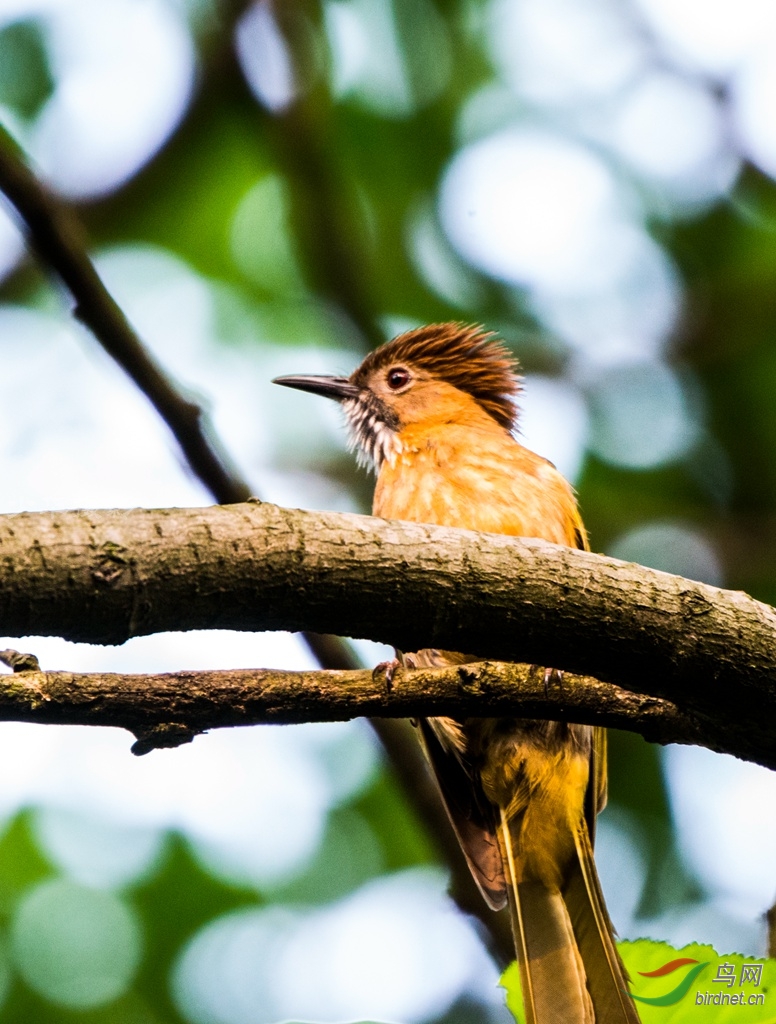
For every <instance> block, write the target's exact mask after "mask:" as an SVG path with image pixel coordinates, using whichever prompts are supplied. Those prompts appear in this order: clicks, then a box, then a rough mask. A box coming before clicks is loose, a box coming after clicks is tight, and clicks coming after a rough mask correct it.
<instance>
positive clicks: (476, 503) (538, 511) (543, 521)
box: [373, 422, 586, 547]
mask: <svg viewBox="0 0 776 1024" xmlns="http://www.w3.org/2000/svg"><path fill="white" fill-rule="evenodd" d="M399 439H400V441H401V443H402V452H401V454H400V455H398V456H397V457H396V459H395V460H394V461H393V462H392V463H391V464H389V463H388V462H385V463H383V465H382V467H381V469H380V473H379V476H378V479H377V486H376V488H375V495H374V504H373V512H374V514H375V515H377V516H382V517H383V518H386V519H408V520H411V521H414V522H422V523H436V524H438V525H442V526H456V527H459V528H462V529H467V530H479V531H481V532H485V533H506V534H511V535H514V536H520V537H540V538H543V539H544V540H549V541H552V542H553V543H556V544H566V545H568V546H570V547H578V546H579V547H584V546H586V541H585V535H584V528H583V527H582V522H581V519H580V516H579V512H578V510H577V504H576V500H575V498H574V493H573V491H572V489H571V487H570V486H569V484H568V483H567V482H566V480H565V479H564V478H563V477H562V476H561V474H560V473H559V472H558V471H557V470H556V469H555V468H554V467H553V466H552V465H550V463H548V462H547V461H546V460H545V459H542V458H540V457H539V456H538V455H535V454H534V453H533V452H531V451H529V450H528V449H527V448H524V447H523V446H522V445H520V444H518V443H517V441H515V440H514V439H513V438H512V437H511V436H510V435H509V434H507V433H506V431H505V430H503V429H502V428H500V427H499V425H498V424H497V423H495V422H493V427H492V428H491V427H490V425H489V424H486V425H485V426H484V427H481V426H479V425H477V426H472V425H459V424H455V423H447V424H435V425H431V426H426V427H423V426H413V427H412V428H408V429H406V430H404V431H403V432H402V433H401V434H400V436H399Z"/></svg>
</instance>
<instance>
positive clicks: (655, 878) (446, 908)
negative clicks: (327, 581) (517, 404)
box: [0, 0, 776, 1024]
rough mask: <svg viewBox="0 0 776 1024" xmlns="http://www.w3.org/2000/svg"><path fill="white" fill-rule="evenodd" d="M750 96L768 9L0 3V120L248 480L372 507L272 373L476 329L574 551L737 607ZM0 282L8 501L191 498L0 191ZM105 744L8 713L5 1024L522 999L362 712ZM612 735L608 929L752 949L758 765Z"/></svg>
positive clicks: (209, 641) (765, 494) (413, 1011)
mask: <svg viewBox="0 0 776 1024" xmlns="http://www.w3.org/2000/svg"><path fill="white" fill-rule="evenodd" d="M775 112H776V7H774V5H773V3H772V0H736V2H733V0H321V2H318V0H298V2H297V3H293V4H291V3H283V4H282V5H281V6H280V8H279V9H278V10H277V11H273V8H272V7H271V5H270V4H269V3H266V2H260V3H255V4H246V3H239V2H236V0H232V2H226V0H223V2H218V0H0V122H2V124H4V125H5V126H6V127H7V129H8V130H9V131H10V132H11V133H12V134H13V135H14V136H15V138H16V139H17V140H18V141H19V142H20V143H21V144H22V145H23V146H24V147H25V149H26V150H27V151H28V153H29V154H30V156H31V159H32V161H33V162H34V164H35V166H36V167H37V168H38V169H39V170H40V172H41V174H42V175H43V177H44V178H45V179H46V180H47V182H48V183H49V184H50V186H51V187H52V188H53V189H54V190H55V191H56V192H57V193H59V194H60V195H61V196H63V197H64V198H66V199H67V200H68V201H69V202H71V203H72V204H73V205H74V206H75V207H76V209H77V211H78V214H79V216H80V218H81V220H82V222H83V223H84V225H85V230H86V234H87V237H88V244H89V249H90V252H91V254H92V256H93V257H94V259H95V261H96V263H97V266H98V268H99V270H100V273H101V274H102V275H103V277H104V280H105V281H106V282H107V284H108V285H109V287H110V288H111V289H112V291H113V293H114V294H115V296H116V297H117V299H118V300H119V302H120V303H121V304H122V305H123V307H124V309H125V310H126V311H127V313H128V315H129V317H130V319H131V320H132V322H133V324H134V325H135V326H136V327H137V328H138V330H139V331H140V332H141V334H142V336H143V338H144V340H145V341H146V343H147V344H148V346H149V347H150V348H151V350H152V351H153V352H154V354H155V355H156V357H157V358H158V359H159V360H160V361H161V362H162V363H163V364H164V366H165V367H167V369H168V370H169V371H170V372H171V373H172V374H173V375H174V377H175V378H176V380H177V381H178V382H179V383H180V384H181V386H182V387H184V388H185V389H186V391H187V392H188V393H189V394H192V395H194V396H195V397H196V398H197V399H198V400H200V401H201V402H202V403H203V404H204V405H205V406H206V408H207V409H208V411H209V414H210V417H211V420H212V423H213V424H214V428H215V430H216V431H217V433H218V436H219V437H220V439H221V442H222V444H223V446H224V449H225V451H226V452H228V454H229V457H230V458H231V459H232V460H233V462H234V464H235V465H236V466H239V468H240V470H241V472H242V473H243V474H244V475H245V476H246V477H247V478H248V479H249V481H250V483H251V485H252V486H253V487H254V488H255V490H256V492H257V493H261V494H262V495H263V496H264V497H266V498H268V499H270V500H273V501H277V502H279V503H282V504H286V505H294V506H301V507H310V508H330V509H341V510H361V511H363V510H367V509H368V507H369V496H370V489H371V482H370V480H369V478H368V477H367V476H366V475H365V474H363V473H360V472H358V471H356V469H355V467H354V465H353V460H352V457H351V455H350V454H348V453H347V451H346V450H345V444H344V433H343V430H342V426H341V423H340V422H339V417H338V412H337V410H336V408H334V407H332V406H331V405H330V404H328V403H325V402H322V401H318V400H316V399H314V398H312V397H311V396H308V395H300V394H294V393H291V392H289V391H286V390H283V389H279V388H274V389H273V388H272V387H271V385H270V384H269V381H270V379H271V378H272V377H273V376H275V375H276V374H278V373H293V372H304V371H307V372H334V373H340V372H341V373H348V372H349V371H350V370H351V368H352V367H353V366H354V365H355V364H356V363H357V362H358V361H359V359H360V358H361V356H362V354H363V353H364V352H365V351H367V350H368V349H369V348H370V347H372V346H373V345H375V344H377V343H378V342H379V341H380V340H382V339H384V338H387V337H389V336H391V335H392V334H394V333H396V332H397V331H399V330H402V329H405V328H409V327H413V326H416V325H418V324H420V323H424V322H430V321H435V320H442V319H445V320H447V319H455V320H464V321H478V322H483V323H485V324H487V325H488V326H489V327H491V328H494V329H496V330H498V331H499V332H500V333H501V334H502V336H503V337H504V338H505V339H506V341H507V342H508V343H509V345H510V346H511V347H512V348H513V349H514V351H515V352H516V353H517V355H518V356H519V358H520V360H521V362H522V364H523V367H524V370H525V375H526V384H525V396H524V403H523V416H522V426H521V429H522V435H523V438H524V440H525V443H527V444H528V445H529V446H531V447H534V448H535V449H536V450H537V451H539V452H540V453H542V454H544V455H546V456H548V457H549V458H551V459H552V460H553V461H555V462H556V463H557V465H558V466H559V467H560V468H561V470H562V471H563V472H564V473H565V474H566V475H567V476H568V477H569V478H570V479H571V480H572V481H573V482H574V484H575V486H576V487H577V488H578V491H579V497H580V502H581V505H582V510H583V513H584V516H585V520H586V522H587V524H588V526H589V529H590V532H591V537H592V544H593V548H594V550H598V551H606V552H608V553H610V554H612V555H617V556H619V557H623V558H628V559H633V560H636V561H639V562H642V563H645V564H647V565H651V566H655V567H657V568H661V569H666V570H670V571H673V572H677V573H681V574H683V575H686V576H688V577H691V578H694V579H699V580H705V581H707V582H710V583H714V584H719V585H724V586H727V587H731V588H741V589H744V590H747V591H748V592H749V593H751V594H753V595H754V596H756V597H758V598H760V599H762V600H765V601H776V400H775V396H776V186H775V185H774V177H775V176H776V115H775ZM0 275H2V280H1V281H0V382H1V387H0V511H3V512H13V511H18V510H23V509H30V510H32V509H48V508H73V507H113V506H136V505H143V506H157V507H158V506H166V505H197V504H204V503H206V502H207V501H208V500H209V499H208V496H207V494H206V493H205V491H204V490H203V488H202V486H201V485H200V484H199V483H198V482H197V481H195V480H194V479H193V478H192V477H191V475H190V474H189V473H188V472H187V470H186V468H185V467H184V466H183V465H182V464H181V461H180V459H179V456H178V454H177V451H176V448H175V445H174V443H173V441H172V440H171V437H170V435H169V434H168V432H167V430H166V428H165V427H164V425H163V424H161V423H160V421H159V420H158V418H157V417H156V415H155V414H154V412H153V411H152V410H151V408H150V406H149V405H148V404H147V402H146V401H145V400H144V399H143V398H142V396H140V395H139V394H138V393H137V392H136V390H135V389H134V388H133V386H132V385H131V384H130V383H129V382H128V380H127V379H126V378H125V377H124V376H123V374H122V373H121V371H119V370H118V369H117V367H116V366H115V365H114V364H113V363H112V362H111V361H110V359H109V358H108V357H107V356H106V355H105V354H104V353H103V352H102V351H101V349H100V348H99V346H98V344H97V343H96V342H95V341H94V339H93V338H92V337H90V336H89V335H88V334H87V333H86V332H85V331H84V330H82V329H81V328H79V327H78V326H77V325H76V324H75V322H74V321H73V320H72V318H71V316H70V300H69V299H68V297H67V296H66V295H64V294H63V292H62V291H61V289H60V288H59V287H58V286H57V285H56V284H55V283H53V282H52V281H51V280H50V279H49V277H48V276H47V275H46V274H45V273H43V272H42V271H41V269H40V267H39V266H37V265H36V263H35V262H34V261H33V260H31V259H30V257H29V256H28V255H27V254H26V253H25V249H24V245H23V242H22V239H21V236H20V234H19V232H18V229H17V227H16V226H15V224H14V221H13V218H12V217H11V216H10V215H7V214H6V213H4V212H1V211H0ZM0 646H2V647H5V646H15V647H19V648H21V649H24V650H31V651H33V652H34V653H36V654H37V655H38V657H39V658H40V660H41V662H42V664H43V666H44V667H46V668H63V669H65V668H66V669H92V670H97V669H106V670H107V669H112V670H124V671H151V670H172V669H180V668H205V667H229V666H242V667H250V666H278V667H289V668H290V667H307V666H309V665H310V664H311V662H310V658H309V654H308V653H307V651H306V648H304V647H303V645H302V644H301V643H300V642H299V641H298V640H297V639H296V638H294V637H292V636H287V635H277V634H276V635H247V634H229V633H203V634H196V633H189V634H180V635H165V636H155V637H149V638H144V639H139V640H136V641H132V642H130V643H128V644H126V645H125V646H124V647H122V648H118V649H105V648H92V647H87V646H84V645H75V644H67V643H64V642H60V641H56V640H51V639H39V638H30V639H28V640H25V641H19V640H17V639H11V638H9V639H8V640H7V641H6V640H4V639H0ZM358 646H359V652H360V654H361V656H362V657H363V658H364V659H365V661H366V662H367V663H371V662H376V661H377V660H380V659H381V658H382V657H384V656H385V649H383V648H380V647H378V646H377V645H374V644H367V643H361V644H359V645H358ZM735 710H736V709H735V706H734V705H732V704H731V707H730V708H729V711H730V714H735ZM129 745H130V741H129V738H128V737H127V735H125V734H122V733H119V732H118V731H110V730H103V731H98V730H93V729H90V730H87V729H74V728H70V729H66V728H54V727H33V726H29V725H19V724H4V725H2V726H0V815H1V816H2V826H1V827H0V925H1V935H0V1019H2V1020H3V1021H7V1022H17V1021H18V1022H22V1021H24V1022H27V1021H30V1020H35V1021H40V1022H47V1021H68V1022H81V1021H83V1022H93V1024H101V1022H111V1024H114V1022H115V1024H173V1022H175V1024H178V1022H180V1024H273V1022H280V1021H285V1020H291V1021H298V1020H308V1021H321V1022H334V1021H346V1020H349V1021H352V1020H363V1021H367V1020H368V1021H401V1022H406V1024H414V1022H418V1024H420V1022H432V1021H433V1022H438V1024H442V1022H445V1024H453V1022H461V1024H463V1022H475V1024H476V1022H493V1024H495V1022H505V1021H506V1020H507V1016H506V1011H505V1010H504V1009H503V1006H502V997H501V993H500V992H499V990H498V989H497V988H496V982H497V970H496V967H495V966H494V964H493V963H492V962H491V961H490V960H489V958H488V956H487V954H486V952H485V950H484V947H483V945H482V944H481V941H480V939H479V937H478V935H477V932H476V930H475V928H474V927H473V926H472V924H471V923H470V922H469V921H467V920H465V919H464V918H462V917H461V916H460V915H459V914H458V913H457V912H456V910H455V908H454V907H453V905H452V904H451V903H450V901H449V900H448V898H447V896H446V894H445V892H446V884H447V878H446V874H445V869H444V866H443V865H441V864H439V863H437V862H436V860H435V857H434V853H433V849H432V845H431V843H430V841H429V838H428V836H427V835H426V833H425V831H424V828H423V824H422V823H421V822H419V821H417V820H416V819H415V818H414V817H413V814H412V812H411V811H410V809H409V808H408V807H407V806H406V804H405V803H404V800H403V798H402V796H401V792H400V790H399V788H398V786H397V784H396V783H395V781H394V780H393V778H392V777H391V775H390V773H389V772H388V770H387V769H386V767H385V765H384V763H383V760H382V757H381V753H380V751H379V749H378V748H377V746H376V744H375V741H374V739H373V736H372V734H371V733H370V731H369V730H368V728H367V727H366V726H365V725H364V724H363V723H351V724H347V725H339V726H336V725H335V726H325V727H324V726H307V727H298V728H291V727H288V728H269V727H267V728H256V729H250V730H231V731H221V732H219V733H217V734H213V735H209V736H205V737H200V738H198V739H197V740H196V742H195V743H194V744H192V745H191V746H189V747H183V748H180V749H178V750H174V751H157V752H154V753H152V754H150V755H148V756H147V757H145V758H140V759H138V758H133V757H132V756H131V755H130V753H129ZM611 748H612V750H611V796H610V805H609V808H608V810H607V811H606V812H605V814H604V816H603V818H602V824H601V833H600V840H599V842H598V859H599V863H600V869H601V874H602V877H603V883H604V888H605V890H606V893H607V898H608V901H609V906H610V908H611V911H612V916H613V918H614V921H615V923H616V925H617V927H618V930H619V932H620V934H621V935H622V936H623V937H628V938H636V937H638V936H642V935H648V936H651V937H653V938H664V939H667V940H669V941H671V942H673V943H674V944H677V945H680V944H681V943H683V942H687V941H690V940H697V941H708V942H712V943H714V944H715V945H716V947H717V949H718V950H719V951H720V952H726V951H732V950H739V951H741V952H745V953H747V954H749V955H755V954H760V955H762V954H763V953H764V951H765V925H764V921H763V918H762V915H763V912H764V911H765V910H766V909H767V907H768V906H769V905H770V904H771V903H772V902H773V900H774V897H776V869H774V864H776V786H775V785H774V780H773V777H772V776H771V775H770V773H768V772H766V771H765V770H760V769H758V768H756V767H754V766H751V765H747V764H744V763H741V762H738V761H735V760H733V759H732V758H727V757H721V756H718V755H714V754H711V753H709V752H706V751H704V750H700V749H692V748H680V747H676V748H669V749H667V750H661V749H657V748H655V747H652V746H650V745H648V744H646V743H645V742H643V741H642V740H641V739H640V738H638V737H634V736H630V735H624V734H617V735H614V736H613V737H612V742H611Z"/></svg>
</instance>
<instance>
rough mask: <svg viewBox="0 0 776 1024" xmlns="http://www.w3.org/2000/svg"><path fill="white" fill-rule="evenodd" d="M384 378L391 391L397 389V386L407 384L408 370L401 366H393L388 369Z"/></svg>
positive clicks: (401, 386) (408, 378)
mask: <svg viewBox="0 0 776 1024" xmlns="http://www.w3.org/2000/svg"><path fill="white" fill-rule="evenodd" d="M386 380H387V381H388V387H389V388H391V390H392V391H398V390H399V388H403V387H404V385H405V384H409V381H410V374H409V370H405V369H404V367H402V366H395V367H394V368H393V369H392V370H389V371H388V376H387V377H386Z"/></svg>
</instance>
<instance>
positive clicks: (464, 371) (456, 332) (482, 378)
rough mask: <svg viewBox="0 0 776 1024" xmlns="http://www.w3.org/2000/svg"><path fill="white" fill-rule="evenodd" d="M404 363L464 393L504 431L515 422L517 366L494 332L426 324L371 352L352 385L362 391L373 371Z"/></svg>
mask: <svg viewBox="0 0 776 1024" xmlns="http://www.w3.org/2000/svg"><path fill="white" fill-rule="evenodd" d="M389 363H408V364H411V365H413V366H416V367H418V368H419V369H421V370H424V371H425V372H426V373H429V374H432V375H433V376H434V377H439V378H440V379H441V380H445V381H447V383H448V384H452V385H453V387H456V388H458V390H459V391H464V392H466V393H467V394H469V395H471V397H472V398H473V399H474V400H475V401H476V402H478V403H479V405H480V406H481V407H482V408H483V409H484V410H485V412H487V413H489V415H491V416H492V417H493V419H494V420H496V422H497V423H500V424H501V426H502V427H505V428H506V429H507V430H510V431H511V430H513V429H514V427H515V425H516V420H517V406H516V405H515V401H514V400H515V398H516V397H517V395H518V394H519V392H520V383H521V377H520V375H519V373H518V363H517V360H516V359H515V357H514V356H513V355H512V353H511V352H510V351H509V349H508V348H507V347H506V345H505V344H504V343H503V342H502V341H499V340H498V339H497V338H496V336H495V335H494V333H493V332H492V331H486V330H485V328H484V327H482V326H480V325H478V324H460V323H448V324H429V325H428V326H427V327H418V328H417V329H416V330H414V331H407V332H406V333H405V334H400V335H399V336H398V337H397V338H394V339H393V341H389V342H387V343H386V344H385V345H381V346H380V348H377V349H375V350H374V352H370V354H369V355H368V356H367V357H366V359H365V360H364V361H363V363H362V364H361V365H360V366H359V368H358V370H356V372H355V373H354V374H353V376H352V377H351V380H352V382H353V383H354V384H356V385H357V386H359V387H365V386H366V385H367V382H368V380H369V378H370V377H371V375H372V374H373V373H374V371H375V370H379V369H381V368H382V367H384V366H387V365H388V364H389Z"/></svg>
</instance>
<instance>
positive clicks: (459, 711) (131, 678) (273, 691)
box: [0, 651, 776, 760]
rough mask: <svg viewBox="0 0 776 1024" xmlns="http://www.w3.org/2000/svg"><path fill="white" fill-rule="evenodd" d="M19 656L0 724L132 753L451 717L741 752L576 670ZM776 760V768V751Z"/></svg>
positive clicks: (727, 739)
mask: <svg viewBox="0 0 776 1024" xmlns="http://www.w3.org/2000/svg"><path fill="white" fill-rule="evenodd" d="M9 655H10V656H11V657H10V658H9ZM14 656H15V658H16V660H15V664H16V666H17V667H16V668H15V670H14V672H13V674H8V675H1V676H0V720H1V721H23V722H41V723H57V724H60V725H99V726H118V727H121V728H124V729H128V730H129V731H130V732H132V733H134V734H135V736H137V737H138V743H136V744H135V752H136V753H146V751H147V750H150V749H152V748H153V747H156V746H178V745H179V744H180V743H182V742H188V741H189V740H191V739H193V737H194V736H196V735H197V734H198V733H202V732H205V731H206V730H208V729H214V728H218V727H223V726H237V725H262V724H272V725H292V724H296V723H300V722H340V721H345V720H348V719H352V718H360V717H363V716H380V717H382V718H417V717H420V716H423V715H452V716H455V717H456V718H466V717H477V716H493V717H498V716H518V717H521V718H542V719H545V718H546V719H552V720H554V721H561V722H578V723H582V724H597V725H607V726H612V727H615V728H618V729H627V730H629V731H631V732H638V733H640V734H641V735H642V736H644V737H645V738H646V739H649V740H651V741H653V742H657V743H691V744H703V745H711V746H712V747H713V749H716V750H722V751H723V752H725V753H733V754H742V752H741V750H740V749H739V746H738V744H737V738H736V733H735V730H733V729H730V728H728V725H729V723H728V721H725V720H724V719H723V721H722V722H720V723H714V722H711V721H708V720H706V719H702V718H699V716H698V715H697V714H694V713H691V712H686V711H682V710H681V709H680V708H679V707H677V705H676V704H674V703H672V702H671V701H667V700H663V699H661V698H658V697H651V696H648V695H644V694H639V693H633V692H631V691H629V690H624V689H622V688H621V687H619V686H615V685H613V684H611V683H604V682H601V681H600V680H598V679H593V678H592V677H590V676H579V675H574V674H572V673H570V672H567V673H563V674H562V676H561V677H560V680H559V681H556V682H553V683H551V684H550V685H549V686H547V685H545V681H544V669H540V668H537V667H536V666H534V665H525V664H514V663H511V662H510V663H505V662H477V663H473V664H470V665H456V666H453V667H449V668H442V669H414V670H412V671H407V670H402V669H398V670H397V671H396V673H395V674H394V676H393V679H392V681H391V683H390V684H388V683H387V682H386V679H385V675H384V673H383V672H380V671H371V670H369V669H359V670H356V671H349V672H335V671H326V670H318V671H313V672H289V671H282V670H279V669H223V670H218V671H187V672H171V673H165V674H161V675H123V674H117V673H110V672H102V673H89V672H82V673H77V672H45V671H41V670H40V669H35V668H33V669H28V668H23V667H22V668H20V667H19V664H20V662H19V660H18V655H16V652H8V651H4V652H0V660H3V661H10V660H12V659H13V657H14ZM23 657H26V658H29V657H30V656H29V655H26V656H23ZM33 663H34V662H33ZM21 664H22V665H24V664H25V662H21ZM26 664H30V662H26ZM160 728H161V729H163V730H167V736H168V738H167V739H165V738H164V735H162V736H159V735H157V733H158V730H159V729H160ZM157 740H158V742H157ZM742 756H747V755H746V754H745V753H744V754H742ZM769 756H770V758H771V759H772V760H776V755H774V754H773V753H772V752H770V753H769Z"/></svg>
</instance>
